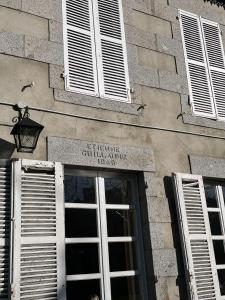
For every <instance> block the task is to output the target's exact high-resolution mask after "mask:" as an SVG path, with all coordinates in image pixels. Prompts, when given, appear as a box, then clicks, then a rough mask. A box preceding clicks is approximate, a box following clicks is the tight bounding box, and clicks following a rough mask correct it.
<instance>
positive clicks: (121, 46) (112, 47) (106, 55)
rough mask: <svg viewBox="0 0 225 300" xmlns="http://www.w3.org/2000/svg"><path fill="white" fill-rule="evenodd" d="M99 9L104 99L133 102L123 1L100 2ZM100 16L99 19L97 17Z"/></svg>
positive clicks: (99, 48) (99, 42)
mask: <svg viewBox="0 0 225 300" xmlns="http://www.w3.org/2000/svg"><path fill="white" fill-rule="evenodd" d="M94 7H95V9H94V10H95V14H96V22H99V30H96V46H97V49H98V51H99V53H101V55H100V56H98V58H97V59H98V67H99V72H100V74H99V76H100V79H99V89H100V94H101V96H102V97H105V98H110V99H114V100H119V101H126V102H129V101H130V94H129V89H130V88H129V78H128V66H127V52H126V42H125V33H124V24H123V13H122V3H121V0H108V1H104V0H97V1H96V5H95V6H94ZM97 16H98V17H97Z"/></svg>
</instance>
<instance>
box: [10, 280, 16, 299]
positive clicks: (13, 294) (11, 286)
mask: <svg viewBox="0 0 225 300" xmlns="http://www.w3.org/2000/svg"><path fill="white" fill-rule="evenodd" d="M10 293H11V296H12V297H13V298H14V297H15V287H14V286H13V283H11V284H10Z"/></svg>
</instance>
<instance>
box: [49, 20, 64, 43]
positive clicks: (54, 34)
mask: <svg viewBox="0 0 225 300" xmlns="http://www.w3.org/2000/svg"><path fill="white" fill-rule="evenodd" d="M49 39H50V41H52V42H56V43H60V44H63V24H62V23H61V22H57V21H54V20H50V21H49Z"/></svg>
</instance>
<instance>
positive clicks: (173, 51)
mask: <svg viewBox="0 0 225 300" xmlns="http://www.w3.org/2000/svg"><path fill="white" fill-rule="evenodd" d="M156 43H157V50H159V51H160V52H163V53H166V54H169V55H173V56H182V57H183V45H182V42H181V41H178V40H174V39H168V38H163V37H161V36H159V35H158V34H157V35H156Z"/></svg>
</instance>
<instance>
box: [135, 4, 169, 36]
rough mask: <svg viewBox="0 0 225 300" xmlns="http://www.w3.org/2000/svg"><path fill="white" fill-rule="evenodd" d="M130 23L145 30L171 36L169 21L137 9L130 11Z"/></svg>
mask: <svg viewBox="0 0 225 300" xmlns="http://www.w3.org/2000/svg"><path fill="white" fill-rule="evenodd" d="M132 25H133V26H135V27H137V28H139V29H142V30H144V31H146V32H152V33H158V34H159V35H161V36H166V37H172V31H171V25H170V22H168V21H165V20H163V19H160V18H157V17H154V16H152V15H149V14H145V13H142V12H139V11H135V10H134V11H133V13H132Z"/></svg>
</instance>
